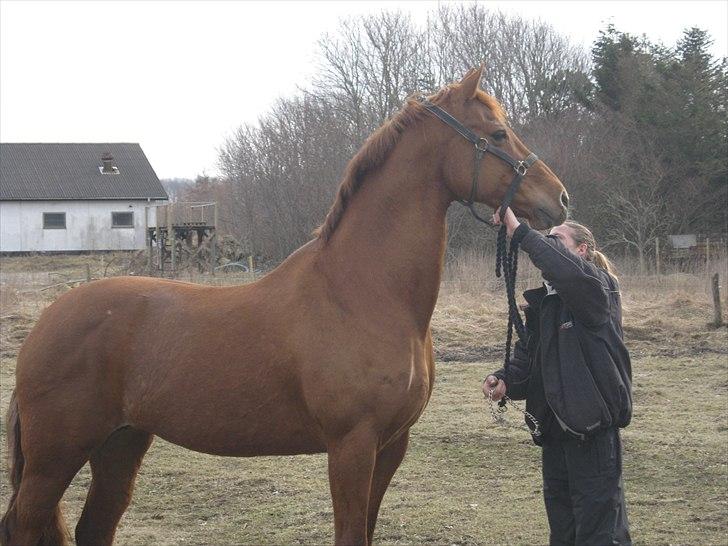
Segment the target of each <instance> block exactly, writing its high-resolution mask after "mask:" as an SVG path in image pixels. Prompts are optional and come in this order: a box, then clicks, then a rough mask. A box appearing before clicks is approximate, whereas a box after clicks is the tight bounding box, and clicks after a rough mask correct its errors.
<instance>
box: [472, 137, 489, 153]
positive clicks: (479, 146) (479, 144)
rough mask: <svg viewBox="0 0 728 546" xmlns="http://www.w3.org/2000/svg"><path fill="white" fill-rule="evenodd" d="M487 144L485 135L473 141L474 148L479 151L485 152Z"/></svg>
mask: <svg viewBox="0 0 728 546" xmlns="http://www.w3.org/2000/svg"><path fill="white" fill-rule="evenodd" d="M488 146H489V143H488V139H487V138H485V137H480V138H479V139H478V140H476V141H475V149H476V150H478V151H479V152H487V151H488Z"/></svg>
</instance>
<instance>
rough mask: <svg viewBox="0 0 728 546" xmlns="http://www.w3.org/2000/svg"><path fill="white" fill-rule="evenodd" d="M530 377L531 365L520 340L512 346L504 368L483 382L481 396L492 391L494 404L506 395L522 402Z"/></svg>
mask: <svg viewBox="0 0 728 546" xmlns="http://www.w3.org/2000/svg"><path fill="white" fill-rule="evenodd" d="M530 376H531V365H530V359H529V357H528V351H527V349H526V346H525V345H524V343H523V342H522V341H521V340H518V341H516V343H515V345H514V346H513V355H512V356H511V360H510V362H509V363H508V370H507V373H506V369H505V368H501V369H500V370H498V371H495V372H493V373H492V374H490V375H489V376H488V377H486V378H485V381H483V394H485V395H486V396H488V392H489V391H493V400H495V401H496V402H497V401H498V400H500V399H501V398H503V395H504V394H505V395H508V397H509V398H512V399H513V400H524V399H525V398H526V395H527V392H528V380H529V378H530Z"/></svg>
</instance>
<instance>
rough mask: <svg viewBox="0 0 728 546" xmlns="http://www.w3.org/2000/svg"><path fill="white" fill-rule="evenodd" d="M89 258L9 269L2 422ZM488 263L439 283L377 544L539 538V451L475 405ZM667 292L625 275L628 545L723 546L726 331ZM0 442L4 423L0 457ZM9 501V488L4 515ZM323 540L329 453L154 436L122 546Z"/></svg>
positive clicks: (492, 344)
mask: <svg viewBox="0 0 728 546" xmlns="http://www.w3.org/2000/svg"><path fill="white" fill-rule="evenodd" d="M25 260H30V261H25ZM45 260H48V261H45ZM87 261H88V257H73V258H71V259H69V260H68V261H65V259H64V258H61V257H52V259H48V258H44V257H43V258H41V257H32V258H30V259H28V258H25V259H16V258H13V259H4V260H3V261H2V264H1V265H2V270H1V271H0V281H1V282H2V290H0V336H1V337H0V342H1V346H0V349H1V350H2V352H1V355H0V356H1V357H2V361H1V366H0V381H1V388H0V409H1V410H2V413H3V415H4V414H5V411H6V409H7V403H8V397H9V393H10V392H11V391H12V388H13V384H14V369H15V359H16V355H17V351H18V348H19V347H20V344H21V343H22V340H23V339H24V337H25V335H27V332H28V331H29V329H30V328H31V327H32V325H33V324H34V322H35V320H37V317H38V315H39V313H40V311H41V310H42V308H43V307H44V306H46V305H47V304H48V303H50V302H51V301H52V300H53V299H54V298H55V297H57V295H58V294H59V293H60V292H62V291H64V290H67V289H68V288H67V287H66V286H58V287H55V288H52V289H49V290H43V291H40V290H39V289H40V288H43V287H45V286H48V285H51V284H54V282H59V281H58V280H57V279H59V278H71V279H73V278H77V276H78V275H81V276H84V275H85V267H86V262H87ZM491 266H492V264H487V263H486V264H484V263H483V261H482V260H481V259H479V258H478V257H477V256H469V257H468V256H464V257H461V259H460V260H459V261H458V262H456V263H453V264H451V267H449V268H448V271H447V272H446V275H445V280H444V283H443V288H442V292H441V296H440V300H439V302H438V306H437V309H436V311H435V315H434V317H433V331H434V334H435V339H436V347H437V356H438V377H437V385H436V387H435V391H434V394H433V398H432V401H431V403H430V405H429V406H428V408H427V410H426V411H425V413H424V415H423V417H422V418H421V419H420V421H419V422H418V423H417V425H416V426H415V427H414V428H413V429H412V442H411V448H410V451H409V452H408V455H407V458H406V459H405V462H404V463H403V465H402V467H401V468H400V470H399V471H398V473H397V474H396V476H395V478H394V480H393V483H392V486H391V487H390V490H389V491H388V493H387V496H386V497H385V500H384V504H383V508H382V512H381V517H380V523H379V525H378V528H377V534H376V538H377V541H378V542H379V543H386V544H544V543H545V542H546V541H547V526H546V520H545V514H544V509H543V505H542V501H541V480H540V461H539V456H540V454H539V450H538V449H537V448H535V447H534V446H533V445H532V444H531V442H530V440H529V438H528V437H527V436H526V434H525V433H524V432H522V431H518V430H514V431H511V430H505V429H501V428H498V427H495V426H494V425H493V424H492V423H491V422H490V421H489V417H488V414H487V412H486V407H485V404H484V401H483V400H482V395H481V394H480V380H481V379H482V377H483V376H484V375H485V374H486V373H487V372H489V371H491V370H492V369H494V368H496V367H498V366H499V365H500V360H501V358H502V353H501V351H502V342H503V333H504V330H505V301H504V298H503V296H502V295H501V292H502V290H501V288H500V284H499V283H500V281H494V280H493V279H494V277H493V274H492V267H491ZM94 271H99V268H98V267H96V268H95V269H94ZM522 271H523V279H524V284H525V283H527V282H530V283H531V284H535V283H536V282H537V281H538V276H537V275H536V274H534V273H533V272H532V271H530V270H529V269H528V267H527V265H526V264H523V266H522ZM59 275H62V276H63V277H59ZM94 276H95V275H94ZM197 280H200V281H208V280H209V279H205V278H204V277H202V278H198V279H197ZM241 280H246V279H245V278H244V277H241V276H239V275H238V276H217V277H216V278H215V280H214V281H213V282H216V283H229V282H239V281H241ZM667 282H668V281H666V280H664V279H656V280H655V281H649V280H648V281H645V279H640V278H632V277H630V278H627V277H625V278H623V279H622V284H623V288H624V304H625V332H626V335H627V338H628V339H627V341H628V345H629V347H630V349H631V351H632V354H633V357H634V358H633V368H634V396H635V415H634V420H633V423H632V425H631V426H630V427H629V428H627V429H626V430H625V432H624V446H625V457H624V461H625V471H624V472H625V480H626V489H627V501H628V505H629V513H630V519H631V523H632V532H633V537H634V538H635V541H636V543H639V544H724V543H725V531H726V528H728V491H727V489H726V485H728V484H727V481H728V480H727V478H728V472H727V468H726V463H727V462H728V452H727V448H728V406H727V404H728V398H726V395H727V394H728V362H727V360H728V357H727V355H728V338H727V332H728V331H727V330H726V329H719V330H715V329H709V328H708V327H707V326H706V324H707V323H708V322H709V321H710V320H711V318H712V308H711V304H710V303H709V301H710V300H709V299H708V297H707V295H706V293H705V291H704V290H703V289H702V284H701V283H703V282H704V278H702V277H701V276H700V275H693V276H691V277H690V278H688V279H681V280H680V284H679V285H677V284H676V285H675V287H673V288H671V287H670V286H669V285H668V284H667ZM698 286H700V287H701V288H700V289H697V287H698ZM725 309H726V311H728V305H726V306H725ZM514 420H515V417H514ZM4 434H5V430H4V427H3V429H2V438H1V440H2V449H3V452H2V455H3V457H4V456H5V440H4ZM89 479H90V478H89V473H88V469H87V468H86V469H84V470H83V471H82V472H81V473H79V475H78V476H77V477H76V479H75V480H74V481H73V483H72V484H71V487H70V488H69V490H68V491H67V493H66V495H65V497H64V502H63V507H64V510H65V513H66V517H67V519H68V521H69V524H70V525H71V527H72V526H73V524H74V523H75V521H76V519H77V518H78V516H79V514H80V510H81V508H82V505H83V499H84V496H85V493H86V490H87V487H88V484H89ZM8 494H9V491H8V486H7V481H6V479H5V477H4V476H3V480H2V483H1V484H0V502H2V504H3V505H4V504H5V503H6V502H7V497H8ZM332 533H333V526H332V512H331V503H330V499H329V494H328V484H327V480H326V459H325V456H322V455H319V456H304V457H261V458H254V459H232V458H221V457H213V456H209V455H203V454H199V453H194V452H190V451H187V450H184V449H181V448H179V447H177V446H174V445H171V444H169V443H166V442H164V441H161V440H159V439H157V440H156V441H155V443H154V444H153V446H152V448H151V450H150V452H149V454H148V455H147V457H146V458H145V461H144V465H143V467H142V471H141V473H140V477H139V480H138V487H137V491H136V494H135V496H134V501H133V503H132V506H131V508H130V509H129V511H128V512H127V514H126V515H125V517H124V519H123V520H122V524H121V526H120V529H119V533H118V536H117V543H118V544H135V545H141V544H216V545H223V544H297V543H306V544H326V543H330V542H331V541H332V538H333V534H332Z"/></svg>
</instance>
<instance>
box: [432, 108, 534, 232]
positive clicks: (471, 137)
mask: <svg viewBox="0 0 728 546" xmlns="http://www.w3.org/2000/svg"><path fill="white" fill-rule="evenodd" d="M418 100H419V102H420V104H422V106H424V107H425V108H427V109H428V110H429V111H430V112H432V113H433V114H435V115H436V116H437V117H438V118H440V120H442V121H443V122H445V123H446V124H447V125H449V126H450V127H452V128H453V129H455V130H456V131H457V132H458V133H459V134H460V135H461V136H463V137H464V138H465V139H467V140H468V141H470V142H472V143H473V146H474V147H475V158H474V168H473V183H472V186H471V188H470V197H468V199H467V200H464V199H458V202H460V203H461V204H462V205H465V206H466V207H468V208H469V209H470V212H471V213H472V214H473V217H475V219H476V220H478V221H480V222H483V223H484V224H488V225H492V224H491V222H490V220H487V219H485V218H482V217H481V216H480V215H478V213H477V211H476V210H475V206H474V205H475V196H476V194H477V191H478V173H479V172H480V162H481V161H482V160H483V156H485V154H486V152H489V153H491V154H493V155H494V156H496V157H499V158H500V159H502V160H503V161H505V162H506V163H508V164H509V165H510V166H511V167H513V170H514V171H515V172H516V174H515V176H514V177H513V180H512V181H511V185H510V186H509V187H508V190H507V191H506V195H505V196H504V197H503V201H502V202H501V206H500V217H501V220H503V217H504V216H505V213H506V209H507V208H508V207H509V206H510V205H511V201H512V200H513V197H514V196H515V195H516V192H517V191H518V188H519V186H520V185H521V182H523V177H524V176H526V173H527V172H528V169H529V168H530V167H531V165H533V164H534V163H535V162H536V161H538V156H537V155H536V154H534V153H531V154H528V156H527V157H526V158H525V159H523V160H522V161H517V160H515V159H513V158H512V157H511V156H510V155H508V154H507V153H506V152H504V151H503V150H501V149H499V148H496V147H494V146H491V145H490V142H488V139H487V138H485V137H480V136H478V135H476V134H475V133H474V132H473V131H471V130H470V129H468V128H467V127H465V125H463V124H462V123H460V122H459V121H458V120H457V119H455V118H454V117H452V116H451V115H450V114H448V113H447V112H446V111H445V110H443V109H442V108H440V107H439V106H437V105H435V104H432V103H431V102H430V101H428V100H427V99H426V98H424V97H421V98H420V99H418Z"/></svg>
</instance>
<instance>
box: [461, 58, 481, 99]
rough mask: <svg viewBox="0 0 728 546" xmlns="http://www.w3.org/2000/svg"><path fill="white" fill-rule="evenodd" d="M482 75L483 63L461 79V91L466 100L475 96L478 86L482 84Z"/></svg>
mask: <svg viewBox="0 0 728 546" xmlns="http://www.w3.org/2000/svg"><path fill="white" fill-rule="evenodd" d="M482 77H483V65H482V64H481V65H480V67H478V68H473V69H472V70H469V71H468V73H467V74H465V76H463V79H462V80H460V91H461V93H462V94H463V97H464V98H465V99H466V100H467V99H472V98H473V97H475V94H476V93H477V91H478V86H479V85H480V78H482Z"/></svg>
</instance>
